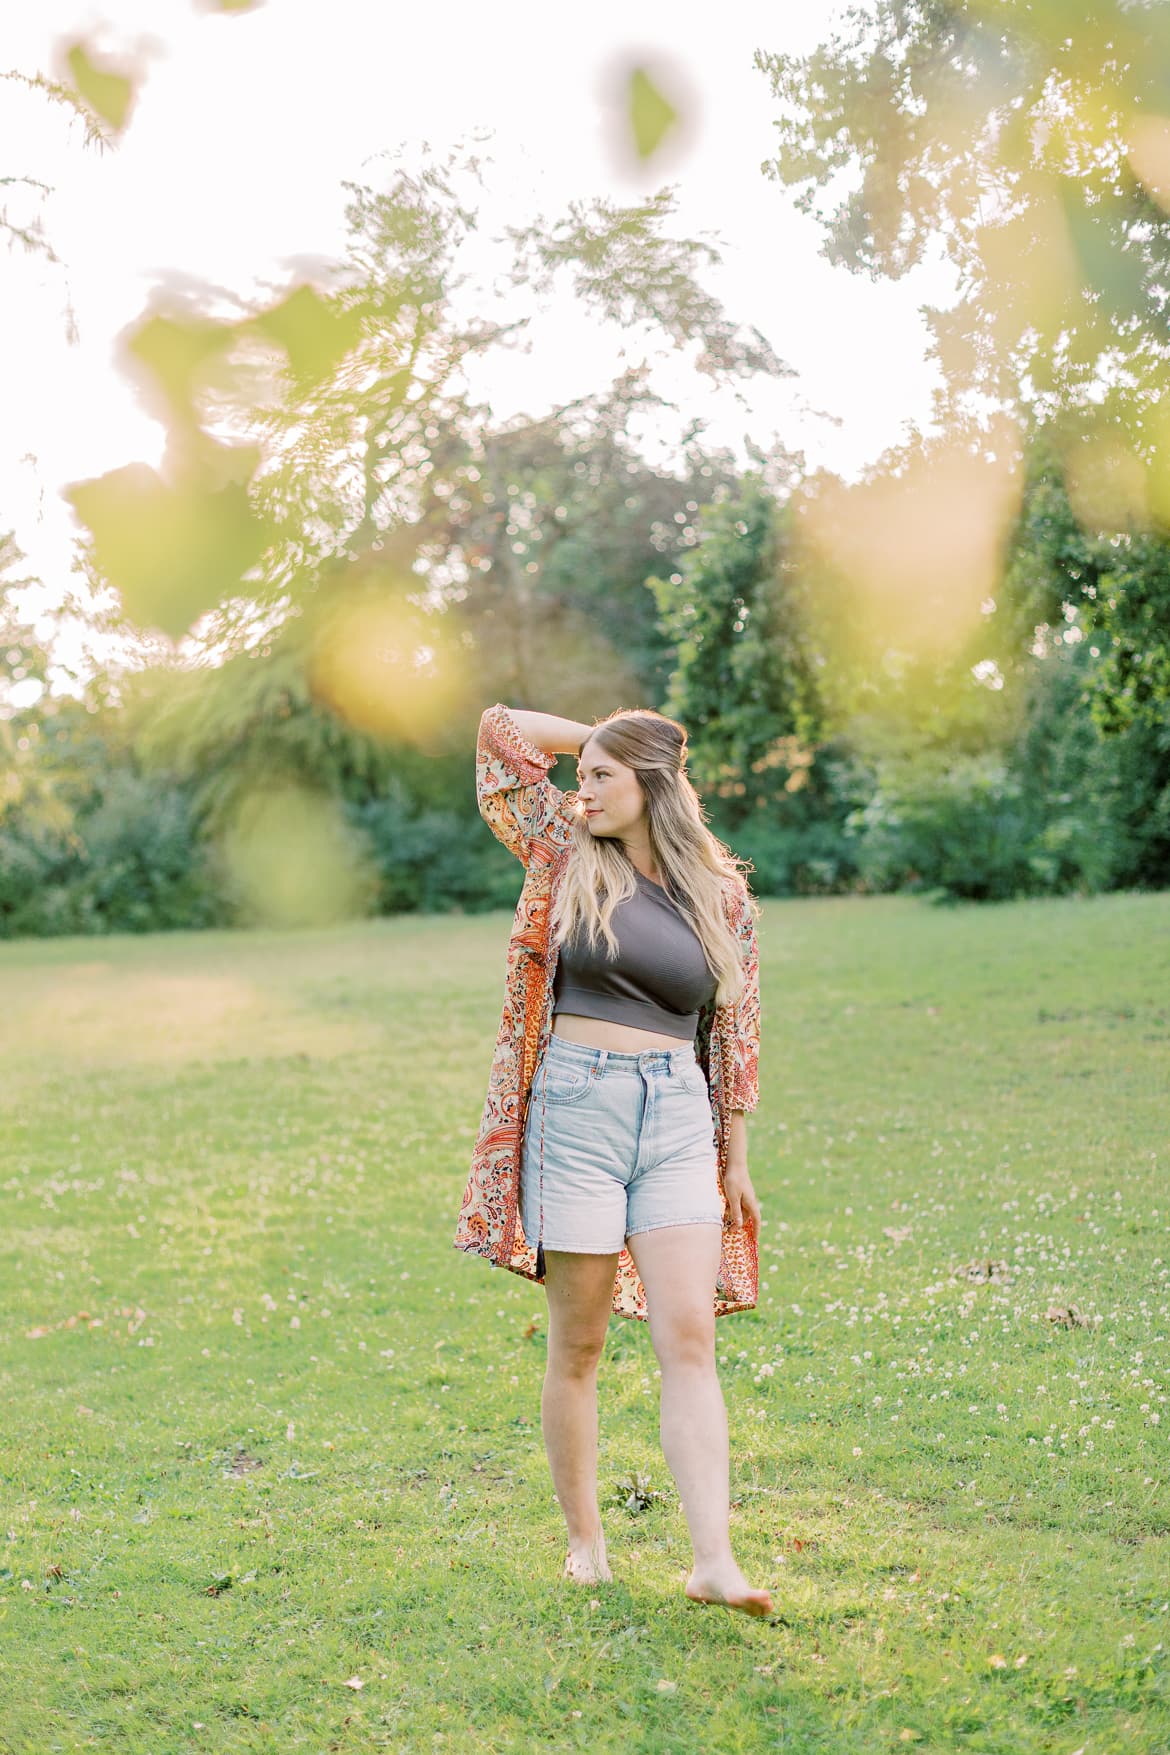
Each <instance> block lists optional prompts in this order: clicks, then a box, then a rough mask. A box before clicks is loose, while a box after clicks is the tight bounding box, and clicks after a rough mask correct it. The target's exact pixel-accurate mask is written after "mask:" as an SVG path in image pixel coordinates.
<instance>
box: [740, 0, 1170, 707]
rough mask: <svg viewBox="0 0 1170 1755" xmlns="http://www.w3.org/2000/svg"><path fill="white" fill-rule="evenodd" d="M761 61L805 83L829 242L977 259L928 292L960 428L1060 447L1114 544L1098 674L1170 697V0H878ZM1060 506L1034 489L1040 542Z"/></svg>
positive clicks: (1062, 463)
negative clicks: (1043, 517) (949, 291)
mask: <svg viewBox="0 0 1170 1755" xmlns="http://www.w3.org/2000/svg"><path fill="white" fill-rule="evenodd" d="M757 62H758V65H759V66H760V68H761V69H762V70H763V71H764V72H765V74H766V75H767V76H768V77H769V79H770V81H771V84H772V89H773V92H774V94H775V95H776V97H777V98H778V99H779V100H780V105H781V113H780V116H779V118H778V122H777V129H778V134H779V140H780V146H779V151H778V153H777V155H776V158H775V159H774V161H772V162H771V163H770V165H769V166H768V167H766V168H767V169H768V170H769V172H770V174H771V175H773V176H774V177H775V178H776V179H777V180H778V181H780V182H781V183H783V184H784V185H785V186H786V187H788V188H792V189H794V190H796V191H798V199H797V205H798V207H800V208H801V209H802V210H803V211H805V212H809V213H815V214H816V217H817V218H818V219H819V220H820V222H821V224H822V226H823V229H824V233H825V253H826V255H827V256H828V257H829V259H830V260H831V261H834V262H838V263H842V264H844V265H846V266H848V267H850V268H852V269H854V270H856V271H859V272H866V273H870V274H874V275H877V274H881V275H886V276H891V277H895V278H896V277H899V276H901V275H904V274H906V273H907V272H908V271H909V270H910V269H911V268H912V267H913V266H915V265H916V264H917V263H919V262H921V261H922V260H924V258H925V257H926V255H927V253H928V251H931V250H939V251H942V252H943V253H944V254H945V257H946V259H947V260H948V261H949V262H950V263H951V265H952V266H953V268H954V270H955V278H956V284H957V288H958V298H957V302H956V303H955V304H954V306H953V308H951V309H950V310H941V309H933V310H930V311H928V319H929V322H930V326H931V330H932V333H933V349H932V351H933V354H934V357H935V358H936V360H937V361H938V364H939V366H940V368H941V370H942V373H943V379H944V388H943V391H942V393H941V395H940V397H939V400H938V408H937V413H938V416H939V419H940V421H941V423H942V426H943V432H944V435H949V434H952V433H954V432H956V431H960V430H961V429H962V427H963V426H964V425H969V424H970V421H971V420H972V419H973V418H974V419H978V418H980V416H981V414H982V412H983V411H985V410H986V409H987V408H988V406H990V407H992V408H994V409H998V410H1000V411H1003V412H1005V413H1006V415H1007V416H1008V417H1009V418H1010V419H1011V420H1012V421H1013V422H1014V423H1015V425H1016V428H1017V432H1016V436H1015V438H1014V440H1013V439H1011V438H1008V439H1004V438H1002V437H1001V438H1000V439H999V440H997V442H996V449H997V450H998V451H999V452H1000V454H1001V455H1003V454H1006V453H1008V452H1011V451H1013V450H1014V451H1015V453H1016V455H1017V457H1018V458H1019V459H1021V460H1023V459H1025V458H1026V457H1027V455H1028V453H1029V452H1030V451H1031V450H1032V448H1033V447H1034V446H1038V447H1039V452H1040V460H1039V465H1038V467H1039V471H1040V473H1041V474H1042V475H1044V476H1046V477H1047V476H1049V475H1051V474H1052V473H1053V471H1054V468H1055V469H1058V470H1059V473H1060V475H1061V478H1062V484H1063V485H1062V488H1061V490H1060V491H1061V492H1062V493H1064V494H1065V496H1066V497H1067V500H1068V503H1069V505H1071V507H1072V512H1073V516H1074V518H1075V521H1076V524H1077V525H1078V526H1079V528H1080V530H1081V532H1083V540H1082V538H1080V537H1073V536H1072V534H1071V532H1067V533H1066V535H1067V539H1068V542H1069V546H1070V548H1077V547H1081V548H1083V549H1084V551H1085V553H1084V556H1083V557H1082V558H1083V563H1084V567H1085V568H1086V569H1087V572H1086V578H1088V575H1089V574H1091V572H1092V571H1093V569H1094V568H1095V567H1096V565H1097V561H1098V559H1102V560H1104V559H1105V558H1106V556H1107V552H1108V550H1110V549H1111V550H1112V551H1113V558H1112V560H1111V561H1109V562H1108V564H1107V571H1108V572H1109V575H1110V587H1109V591H1108V592H1107V593H1104V594H1096V593H1095V592H1094V591H1093V590H1091V589H1084V590H1081V589H1079V588H1078V589H1076V590H1074V592H1073V597H1072V601H1079V604H1080V607H1081V609H1082V612H1083V617H1084V624H1085V625H1086V626H1095V627H1096V628H1097V629H1098V631H1099V632H1101V633H1102V634H1107V635H1108V636H1109V639H1110V641H1111V651H1112V657H1111V660H1110V663H1109V665H1107V666H1106V667H1105V668H1104V669H1103V670H1102V672H1101V674H1100V675H1099V676H1098V677H1097V679H1096V680H1095V682H1094V685H1093V687H1094V691H1095V696H1096V698H1097V700H1098V702H1099V703H1104V701H1105V699H1106V697H1107V696H1109V695H1112V699H1113V704H1112V707H1111V708H1110V709H1109V710H1108V712H1107V713H1106V719H1108V717H1109V716H1110V714H1111V715H1112V717H1113V718H1114V719H1115V720H1116V721H1117V723H1119V724H1120V723H1122V722H1127V721H1128V720H1129V719H1130V718H1131V717H1132V715H1133V714H1134V713H1135V712H1137V713H1144V712H1147V711H1154V712H1161V711H1164V708H1165V703H1166V701H1167V700H1168V699H1170V691H1168V682H1170V602H1168V598H1167V590H1166V576H1165V564H1164V559H1163V551H1164V543H1165V540H1166V538H1167V537H1168V536H1170V486H1168V485H1167V484H1168V483H1170V415H1168V414H1167V412H1166V410H1167V408H1168V407H1170V403H1168V402H1167V397H1166V392H1167V390H1168V389H1170V331H1168V322H1167V316H1168V306H1167V296H1166V287H1167V271H1168V270H1170V120H1167V113H1168V111H1170V12H1168V11H1167V9H1166V8H1165V7H1163V6H1157V5H1150V4H1125V3H1124V0H1092V4H1088V3H1085V0H1076V3H1075V4H1073V3H1070V0H876V3H875V4H873V5H872V6H868V7H861V6H854V7H851V8H850V9H849V10H848V11H847V12H846V14H845V17H844V20H843V22H842V24H841V26H840V27H839V29H838V30H837V31H836V32H834V34H833V35H832V36H831V37H830V39H829V40H828V41H827V42H826V43H824V44H822V45H821V46H820V47H819V48H818V49H817V50H816V51H815V52H814V53H813V54H811V55H809V56H805V57H794V56H784V55H768V54H761V55H760V56H758V57H757ZM842 177H849V178H851V182H852V186H851V187H850V188H848V190H847V191H846V192H845V193H844V194H843V195H842V196H841V197H840V198H839V199H837V204H836V205H835V206H830V207H829V209H828V210H827V211H825V210H822V209H819V208H818V207H817V195H818V191H821V190H828V189H830V188H832V189H833V191H834V197H835V193H836V189H837V187H838V186H839V180H840V179H841V178H842ZM834 197H831V199H833V198H834ZM1054 459H1055V460H1056V461H1055V462H1054ZM1030 467H1031V468H1032V471H1033V474H1035V472H1036V467H1037V466H1036V465H1030ZM1037 513H1038V503H1037V501H1036V500H1035V498H1033V500H1032V502H1031V504H1030V505H1029V508H1028V511H1027V513H1026V514H1025V515H1024V517H1023V521H1022V532H1023V537H1024V544H1025V553H1026V550H1027V544H1028V540H1029V536H1028V525H1029V521H1030V520H1031V519H1033V518H1034V517H1035V516H1036V515H1037ZM1018 577H1019V568H1018V567H1016V581H1015V583H1016V584H1018ZM1052 583H1053V577H1052V575H1049V577H1048V579H1047V581H1046V583H1045V585H1044V587H1043V588H1042V590H1041V597H1044V596H1045V594H1046V593H1047V592H1048V591H1049V590H1050V588H1051V586H1052ZM991 594H992V595H994V596H995V597H996V598H999V597H1000V596H1001V592H1000V591H999V590H995V591H994V592H992V593H991ZM1009 595H1010V593H1009ZM1023 603H1024V599H1023V598H1022V597H1019V596H1018V595H1017V597H1016V609H1017V610H1019V609H1021V608H1022V606H1023ZM1022 632H1023V635H1024V638H1025V640H1027V639H1028V638H1030V631H1029V630H1026V629H1024V630H1022Z"/></svg>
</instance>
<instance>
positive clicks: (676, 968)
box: [553, 870, 716, 1040]
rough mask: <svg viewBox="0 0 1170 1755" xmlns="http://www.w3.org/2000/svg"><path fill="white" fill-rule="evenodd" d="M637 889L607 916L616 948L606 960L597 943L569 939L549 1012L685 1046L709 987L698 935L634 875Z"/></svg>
mask: <svg viewBox="0 0 1170 1755" xmlns="http://www.w3.org/2000/svg"><path fill="white" fill-rule="evenodd" d="M634 878H635V882H636V883H637V889H636V890H635V892H634V894H633V895H632V896H630V897H629V898H628V900H626V901H625V902H619V903H618V905H617V907H616V908H615V909H614V911H613V919H612V921H611V923H610V924H611V926H612V928H613V931H614V935H615V937H616V938H617V941H618V954H617V956H616V957H614V958H613V959H612V960H611V958H610V955H609V946H608V945H607V943H606V941H605V939H604V938H599V940H598V942H597V945H596V948H595V949H593V950H590V948H589V943H588V939H587V937H585V936H583V935H579V934H574V935H572V936H571V937H570V938H568V939H567V940H566V941H565V943H564V944H563V945H562V946H561V953H560V957H559V959H558V961H557V970H556V975H555V977H554V980H553V1011H554V1013H556V1012H573V1013H575V1014H576V1015H577V1016H579V1017H586V1018H605V1019H607V1020H608V1021H609V1022H611V1023H614V1024H632V1025H633V1026H634V1027H635V1029H639V1030H655V1031H658V1032H660V1033H661V1034H662V1035H664V1036H681V1037H684V1038H686V1039H689V1040H693V1039H694V1036H695V1032H696V1030H697V1028H698V1023H699V1012H700V1009H701V1008H702V1006H704V1005H705V1004H706V1002H707V1001H708V1000H709V999H711V998H713V997H714V994H715V988H716V981H715V976H714V975H713V973H712V971H711V969H710V968H709V966H708V963H707V958H706V954H705V953H704V950H703V946H702V944H701V942H700V940H699V937H698V934H697V933H696V932H695V930H694V928H693V927H692V926H691V925H690V923H689V921H687V920H685V919H684V918H683V916H682V915H681V914H680V913H679V911H678V909H677V908H676V907H675V905H674V903H673V902H672V901H671V900H670V897H669V896H668V895H667V893H666V891H665V890H664V889H663V887H662V885H661V884H656V883H652V882H651V880H650V879H649V878H648V877H644V876H643V875H642V873H641V872H640V871H637V870H635V872H634Z"/></svg>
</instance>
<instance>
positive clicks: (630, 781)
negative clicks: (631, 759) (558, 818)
mask: <svg viewBox="0 0 1170 1755" xmlns="http://www.w3.org/2000/svg"><path fill="white" fill-rule="evenodd" d="M577 797H578V799H579V801H580V805H581V809H582V810H583V811H585V812H587V813H588V814H587V815H586V817H585V821H586V824H587V825H588V828H589V832H590V834H592V835H613V836H618V837H619V838H620V837H623V836H625V835H628V834H629V833H630V832H631V831H632V830H635V829H643V828H644V827H645V825H646V821H647V818H646V800H645V798H644V797H643V794H642V788H641V786H639V784H638V776H637V773H636V772H635V770H634V769H633V768H627V767H626V765H625V763H624V762H619V761H617V760H616V759H615V758H614V757H613V756H611V755H608V754H607V753H606V751H605V750H603V749H602V747H601V745H600V744H599V743H598V742H597V739H596V738H591V739H590V740H589V742H588V743H587V744H586V745H585V748H584V749H583V750H582V751H581V755H580V758H579V759H578V762H577Z"/></svg>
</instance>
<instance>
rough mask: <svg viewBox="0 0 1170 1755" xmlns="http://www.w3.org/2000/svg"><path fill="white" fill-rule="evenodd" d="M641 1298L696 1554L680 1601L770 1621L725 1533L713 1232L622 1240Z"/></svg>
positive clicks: (677, 1231)
mask: <svg viewBox="0 0 1170 1755" xmlns="http://www.w3.org/2000/svg"><path fill="white" fill-rule="evenodd" d="M628 1246H629V1250H630V1254H631V1255H632V1256H633V1258H634V1264H635V1266H636V1267H637V1269H638V1272H639V1274H640V1275H641V1276H642V1283H643V1285H644V1286H645V1288H646V1305H647V1310H648V1313H649V1317H650V1338H651V1340H652V1341H653V1344H654V1351H655V1353H656V1354H657V1355H658V1363H659V1366H660V1367H661V1370H662V1409H661V1431H662V1450H663V1454H664V1456H665V1457H666V1460H667V1463H668V1464H669V1466H670V1472H671V1474H672V1475H673V1476H674V1479H675V1483H676V1485H677V1486H678V1491H679V1498H680V1499H681V1500H682V1504H683V1510H684V1512H685V1513H686V1519H687V1524H688V1526H689V1528H690V1532H691V1543H692V1546H693V1548H694V1551H695V1565H694V1570H693V1571H692V1573H691V1576H690V1578H689V1579H688V1581H687V1595H688V1596H689V1597H692V1598H694V1599H695V1600H696V1601H698V1602H713V1603H724V1604H726V1606H727V1607H728V1608H729V1609H741V1610H743V1612H744V1613H745V1614H748V1615H770V1614H771V1612H772V1599H771V1597H770V1596H769V1595H768V1592H767V1591H766V1590H753V1589H752V1588H751V1586H750V1585H749V1584H748V1581H747V1579H746V1578H745V1577H744V1575H743V1573H742V1572H741V1571H740V1569H739V1567H738V1566H737V1565H736V1563H735V1559H734V1556H733V1555H732V1552H731V1536H730V1531H729V1528H728V1519H729V1515H730V1508H729V1503H728V1501H729V1487H728V1479H729V1469H728V1453H727V1410H726V1408H725V1406H724V1403H723V1392H722V1390H721V1389H720V1387H719V1378H718V1376H717V1374H716V1370H715V1304H714V1298H715V1278H716V1275H717V1273H718V1271H719V1246H720V1228H719V1226H718V1225H670V1226H665V1227H663V1229H662V1230H660V1231H643V1232H641V1233H640V1234H639V1235H638V1236H635V1237H631V1238H630V1239H629V1245H628Z"/></svg>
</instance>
